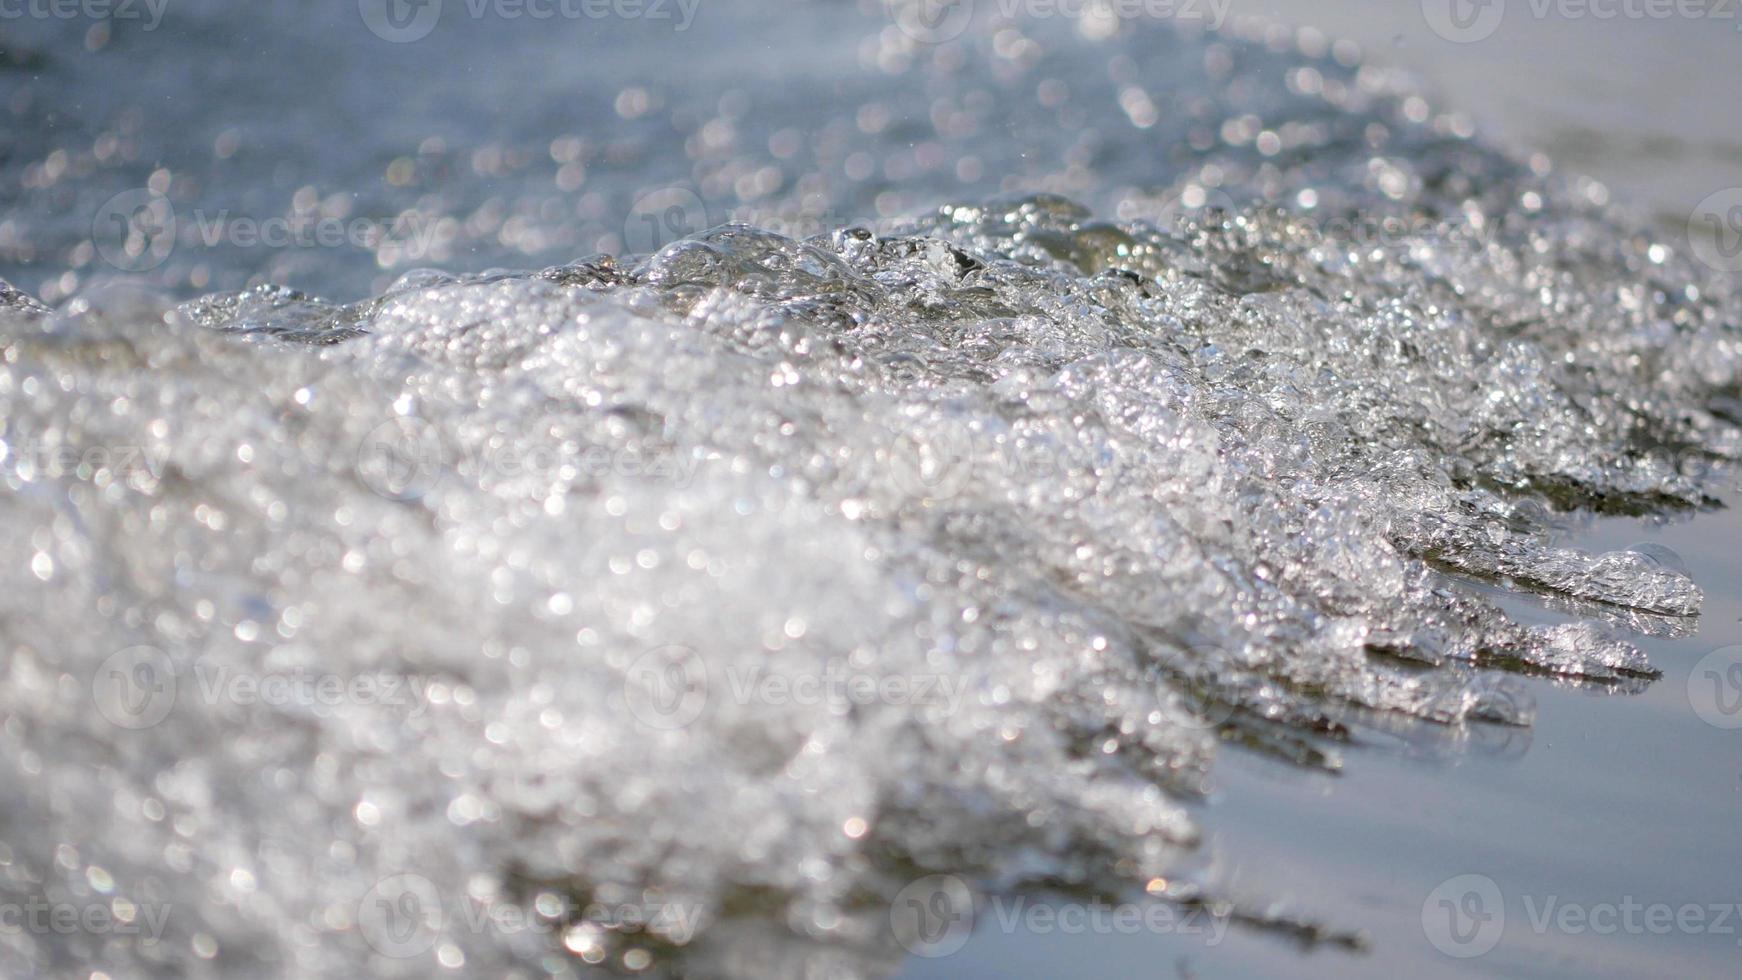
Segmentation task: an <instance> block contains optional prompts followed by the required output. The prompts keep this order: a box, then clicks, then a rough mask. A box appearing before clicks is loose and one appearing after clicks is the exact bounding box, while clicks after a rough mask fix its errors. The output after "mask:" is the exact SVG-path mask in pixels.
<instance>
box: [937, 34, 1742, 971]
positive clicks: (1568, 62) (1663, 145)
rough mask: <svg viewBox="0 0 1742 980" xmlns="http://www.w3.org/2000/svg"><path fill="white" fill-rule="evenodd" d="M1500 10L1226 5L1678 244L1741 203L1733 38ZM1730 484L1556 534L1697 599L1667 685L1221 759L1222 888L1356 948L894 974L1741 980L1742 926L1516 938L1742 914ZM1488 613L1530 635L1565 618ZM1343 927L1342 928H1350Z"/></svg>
mask: <svg viewBox="0 0 1742 980" xmlns="http://www.w3.org/2000/svg"><path fill="white" fill-rule="evenodd" d="M1502 6H1503V8H1504V9H1505V18H1504V20H1503V21H1502V22H1501V25H1500V27H1499V28H1497V29H1496V30H1495V31H1494V33H1493V34H1492V35H1491V36H1490V37H1488V38H1486V39H1484V40H1482V41H1480V42H1476V43H1455V42H1452V41H1448V40H1446V39H1444V38H1442V37H1439V36H1437V35H1436V34H1435V33H1434V32H1433V31H1432V30H1431V29H1430V28H1429V26H1428V23H1427V21H1426V20H1425V18H1424V17H1423V13H1422V8H1421V7H1420V6H1419V5H1417V4H1416V3H1412V2H1395V3H1387V2H1367V0H1310V2H1288V0H1269V2H1261V3H1253V2H1250V0H1240V2H1238V3H1237V5H1236V10H1237V11H1238V12H1240V13H1253V14H1260V15H1264V16H1266V17H1271V18H1276V19H1278V20H1280V21H1283V22H1287V23H1293V24H1305V25H1311V26H1314V27H1317V28H1319V29H1321V30H1324V31H1325V32H1327V33H1328V34H1330V35H1332V36H1336V37H1344V38H1349V39H1352V40H1355V41H1357V42H1359V43H1360V44H1361V46H1362V50H1363V53H1364V55H1365V56H1366V57H1367V58H1369V59H1370V60H1373V61H1377V62H1381V63H1385V64H1389V65H1394V66H1399V67H1402V68H1405V69H1407V70H1409V71H1411V72H1412V73H1414V74H1416V75H1418V76H1419V78H1420V79H1421V81H1422V83H1423V84H1424V85H1425V86H1426V87H1427V89H1428V90H1429V91H1431V92H1433V93H1435V94H1436V95H1437V96H1438V97H1439V98H1440V99H1441V101H1443V102H1445V103H1446V104H1450V105H1455V106H1457V107H1459V108H1461V109H1463V110H1465V111H1467V112H1469V113H1470V114H1471V115H1472V116H1473V117H1474V118H1475V119H1476V120H1477V121H1478V123H1479V124H1481V125H1482V126H1483V128H1484V129H1485V131H1486V132H1488V133H1489V134H1490V136H1491V137H1492V136H1498V137H1499V138H1500V139H1501V140H1503V141H1504V142H1506V143H1508V144H1509V145H1511V146H1513V147H1515V148H1518V149H1520V150H1524V151H1529V150H1541V151H1544V152H1546V153H1548V154H1549V155H1550V156H1552V157H1553V158H1554V159H1555V160H1556V162H1557V163H1558V164H1561V165H1563V166H1564V167H1566V168H1567V169H1570V170H1574V171H1578V172H1583V173H1586V174H1590V175H1592V176H1594V177H1597V178H1599V179H1600V180H1602V181H1604V182H1605V183H1606V184H1607V185H1608V186H1609V187H1610V188H1611V189H1612V190H1613V192H1614V194H1615V198H1616V201H1617V203H1618V204H1620V205H1621V206H1623V207H1630V208H1634V209H1636V210H1637V212H1638V213H1640V214H1642V215H1644V216H1646V219H1647V220H1649V221H1654V222H1656V223H1657V224H1658V225H1660V226H1661V227H1663V228H1664V229H1665V230H1666V231H1669V232H1671V233H1675V232H1680V231H1682V230H1683V229H1685V226H1686V222H1687V220H1688V215H1689V214H1690V213H1691V212H1692V211H1693V209H1694V208H1695V207H1696V206H1697V205H1698V203H1699V202H1700V201H1701V200H1702V199H1704V198H1705V197H1706V196H1707V195H1709V194H1711V193H1713V192H1715V191H1718V190H1720V189H1723V188H1726V187H1731V186H1737V185H1739V184H1742V108H1739V107H1738V104H1737V102H1736V93H1738V92H1739V91H1742V31H1738V29H1737V28H1738V27H1742V20H1737V21H1726V20H1698V19H1694V20H1689V19H1681V18H1674V17H1671V18H1663V19H1646V18H1638V19H1627V18H1624V17H1618V18H1615V19H1611V20H1598V19H1596V18H1593V17H1590V16H1585V17H1572V18H1568V17H1565V16H1561V15H1560V14H1559V12H1558V10H1557V8H1555V7H1553V6H1551V7H1549V8H1547V10H1548V16H1545V17H1537V16H1535V15H1534V10H1533V9H1532V7H1531V6H1530V5H1529V4H1527V3H1525V2H1522V0H1512V2H1511V3H1510V4H1506V3H1503V4H1502ZM1738 16H1739V17H1742V12H1739V13H1738ZM1736 484H1737V481H1736V480H1734V479H1731V480H1730V481H1728V484H1727V490H1726V492H1725V493H1724V497H1725V500H1726V507H1725V508H1724V509H1721V510H1716V511H1712V512H1708V513H1702V514H1698V515H1681V516H1679V517H1670V518H1664V519H1633V518H1617V519H1605V520H1600V521H1597V522H1594V523H1592V524H1590V525H1587V526H1582V527H1576V528H1569V529H1567V530H1566V531H1565V532H1564V533H1563V534H1562V536H1561V537H1562V540H1563V543H1565V544H1567V545H1569V546H1573V547H1582V548H1585V549H1587V550H1590V551H1591V552H1593V553H1598V552H1603V551H1607V550H1611V549H1616V548H1623V547H1628V546H1631V545H1636V544H1639V543H1642V542H1649V543H1653V544H1658V545H1662V546H1665V547H1668V548H1671V549H1672V550H1674V551H1675V552H1676V553H1677V554H1679V555H1680V556H1681V557H1682V559H1683V560H1684V561H1685V562H1686V564H1687V566H1688V569H1689V571H1690V573H1691V574H1692V575H1693V578H1694V580H1695V581H1696V582H1698V583H1699V584H1700V586H1701V587H1702V588H1703V589H1704V590H1705V596H1706V599H1705V606H1704V609H1703V611H1702V613H1701V615H1700V617H1699V620H1698V624H1697V631H1696V632H1695V633H1693V635H1690V636H1686V637H1682V638H1679V639H1664V638H1658V637H1639V638H1638V642H1639V643H1640V645H1641V646H1642V648H1644V649H1645V650H1646V651H1647V652H1648V653H1649V654H1650V656H1651V659H1652V663H1653V664H1654V665H1655V666H1656V667H1657V668H1658V669H1659V670H1661V671H1663V677H1662V678H1661V679H1660V680H1658V681H1656V682H1655V683H1653V684H1651V685H1650V686H1649V687H1648V688H1647V689H1646V690H1645V691H1644V692H1643V693H1641V694H1638V695H1634V696H1601V695H1596V696H1594V695H1593V694H1592V693H1590V692H1589V691H1582V690H1578V689H1570V688H1568V687H1565V686H1562V685H1556V684H1554V683H1552V682H1549V681H1544V680H1537V679H1530V678H1526V679H1524V683H1525V684H1526V686H1527V689H1528V690H1529V692H1530V693H1531V695H1532V696H1534V697H1535V699H1536V702H1537V716H1536V722H1535V724H1534V726H1533V727H1532V728H1530V729H1528V730H1517V731H1515V730H1508V729H1493V730H1490V731H1488V732H1478V733H1476V734H1475V736H1474V737H1472V738H1469V739H1468V740H1464V739H1460V738H1456V737H1451V736H1444V737H1441V736H1437V735H1436V733H1433V732H1431V731H1419V730H1418V731H1415V732H1413V733H1404V734H1400V736H1399V737H1398V740H1397V741H1396V742H1384V743H1375V742H1371V741H1369V742H1368V744H1365V745H1359V746H1357V747H1354V748H1352V749H1351V750H1350V751H1349V752H1348V756H1347V761H1348V762H1350V763H1351V764H1349V765H1347V766H1346V767H1345V769H1344V771H1343V772H1342V773H1340V774H1338V775H1334V776H1333V775H1328V774H1324V773H1319V772H1311V771H1305V770H1301V769H1298V768H1296V767H1293V766H1289V765H1285V764H1280V763H1276V762H1273V761H1270V760H1267V759H1263V758H1258V757H1255V756H1254V755H1252V754H1250V753H1244V752H1241V751H1238V750H1235V751H1228V752H1225V753H1224V754H1223V756H1222V757H1221V759H1220V761H1219V765H1218V768H1217V773H1216V777H1215V778H1216V780H1217V782H1218V788H1217V789H1216V791H1215V792H1214V794H1213V795H1212V798H1211V800H1210V801H1209V802H1208V804H1207V806H1209V807H1210V808H1212V809H1213V810H1214V813H1215V827H1214V829H1213V831H1212V833H1211V836H1210V840H1209V842H1208V845H1207V851H1208V852H1209V859H1210V860H1211V861H1212V862H1216V861H1218V860H1220V861H1222V862H1223V863H1222V864H1220V865H1217V869H1218V872H1219V873H1220V874H1221V875H1223V876H1225V879H1226V880H1230V881H1235V882H1238V881H1240V880H1241V879H1242V877H1243V875H1244V876H1245V877H1248V878H1254V879H1256V878H1260V877H1262V878H1264V879H1266V880H1268V881H1272V882H1274V881H1284V882H1288V883H1289V888H1288V890H1287V891H1286V893H1284V894H1277V895H1274V897H1275V898H1276V899H1277V900H1278V901H1279V902H1281V903H1283V904H1284V906H1285V907H1288V908H1291V909H1294V910H1297V911H1304V912H1309V913H1310V912H1312V911H1313V910H1324V909H1336V910H1340V914H1339V915H1334V916H1333V917H1332V921H1333V923H1334V924H1335V925H1337V926H1340V927H1345V928H1355V929H1359V930H1361V931H1363V932H1364V933H1365V937H1366V940H1367V943H1368V947H1367V949H1366V950H1365V951H1363V952H1351V951H1348V950H1346V949H1343V948H1341V947H1338V946H1335V945H1334V944H1320V945H1317V946H1313V945H1311V944H1303V943H1300V942H1298V941H1296V940H1295V939H1293V938H1292V937H1288V936H1279V935H1276V934H1272V933H1261V932H1256V931H1253V930H1250V929H1242V928H1240V927H1238V926H1236V927H1234V928H1233V929H1232V930H1230V931H1229V932H1228V933H1227V935H1226V936H1225V937H1224V938H1223V939H1222V941H1221V942H1220V943H1218V944H1216V945H1215V946H1214V947H1213V948H1212V947H1209V946H1208V945H1207V943H1206V940H1205V939H1204V938H1203V937H1198V936H1186V935H1175V936H1157V935H1153V934H1148V933H1143V934H1137V935H1120V934H1117V933H1116V932H1103V933H1102V934H1098V935H1090V934H1080V935H1075V936H1070V935H1063V934H1061V933H1059V932H1057V931H1048V932H1047V933H1045V934H1044V935H1036V934H1033V933H1031V932H1028V931H1025V930H1024V929H1023V928H1021V927H1018V928H1016V929H1013V930H1012V929H1003V930H1001V929H998V928H986V927H985V926H984V925H982V929H981V931H980V932H978V933H976V935H975V937H974V938H973V939H972V940H970V942H969V943H968V945H967V946H966V947H965V948H964V949H963V950H962V951H961V952H959V953H957V954H955V955H954V956H952V957H949V958H947V959H939V960H934V961H921V960H911V961H910V962H909V967H908V969H907V970H906V971H905V972H904V974H903V976H906V977H910V978H922V977H923V978H933V977H936V978H944V977H963V976H983V977H993V976H1068V975H1106V976H1131V977H1139V976H1141V977H1179V978H1191V977H1202V978H1210V977H1227V978H1270V977H1283V976H1337V977H1372V978H1395V977H1406V976H1407V977H1475V976H1482V977H1509V978H1568V980H1571V978H1585V977H1714V978H1723V977H1737V976H1742V924H1737V925H1736V928H1735V929H1734V930H1732V931H1731V932H1730V933H1729V934H1720V933H1716V932H1713V933H1710V934H1690V933H1687V932H1683V931H1681V930H1678V929H1675V928H1673V927H1672V928H1670V929H1669V930H1668V932H1667V933H1666V934H1654V933H1653V932H1652V931H1651V930H1650V929H1645V928H1642V929H1640V930H1639V931H1636V932H1633V933H1631V934H1629V933H1628V932H1626V931H1625V930H1621V929H1617V930H1616V931H1615V932H1614V934H1611V935H1598V934H1596V933H1595V932H1593V931H1591V930H1590V929H1588V928H1587V929H1585V930H1584V931H1582V932H1578V933H1577V934H1569V933H1567V932H1563V931H1561V930H1559V929H1557V928H1556V927H1555V926H1554V925H1553V924H1552V923H1551V924H1550V926H1549V927H1548V929H1546V930H1544V931H1538V930H1537V929H1536V928H1534V927H1533V923H1532V921H1531V910H1532V908H1534V909H1536V910H1537V911H1538V912H1540V911H1541V910H1542V909H1543V908H1544V907H1545V906H1546V904H1547V903H1548V902H1549V901H1551V900H1552V901H1555V902H1557V903H1559V904H1560V905H1563V906H1564V905H1574V906H1580V907H1583V908H1594V907H1597V906H1600V905H1605V904H1607V905H1612V906H1619V905H1621V904H1622V903H1623V902H1624V901H1626V900H1628V899H1631V900H1633V901H1636V902H1639V903H1641V904H1645V905H1649V904H1653V903H1659V904H1665V905H1668V906H1671V907H1680V906H1682V905H1686V904H1690V903H1691V904H1696V905H1706V904H1725V903H1732V904H1733V903H1738V902H1742V751H1739V750H1742V731H1735V730H1728V731H1727V730H1721V729H1718V728H1715V727H1713V726H1711V725H1708V724H1706V723H1705V722H1704V721H1702V720H1701V719H1700V718H1699V717H1698V716H1697V715H1696V713H1695V712H1694V710H1693V707H1692V704H1691V702H1690V683H1689V682H1690V677H1691V675H1692V674H1693V672H1694V669H1695V666H1696V664H1697V663H1698V662H1699V661H1700V659H1701V658H1702V657H1704V656H1705V655H1706V654H1707V653H1709V652H1711V651H1713V650H1715V649H1718V648H1721V647H1726V646H1730V645H1733V644H1739V643H1742V547H1739V545H1742V512H1739V511H1738V510H1737V509H1736V504H1737V503H1738V501H1739V500H1742V494H1738V493H1737V491H1736ZM1489 594H1490V595H1491V597H1494V598H1497V599H1499V600H1500V601H1501V603H1502V605H1503V606H1504V607H1505V608H1506V609H1507V611H1508V612H1510V613H1512V614H1513V615H1514V616H1516V617H1518V618H1519V619H1520V621H1522V622H1543V623H1551V622H1563V621H1568V620H1571V619H1574V618H1577V617H1575V616H1573V615H1570V614H1567V613H1561V612H1556V611H1553V610H1550V609H1548V608H1545V607H1543V606H1542V605H1540V604H1538V603H1534V602H1532V601H1531V600H1529V599H1524V598H1519V597H1507V596H1504V595H1503V594H1500V593H1497V592H1494V591H1491V592H1490V593H1489ZM1469 874H1476V875H1485V876H1487V877H1489V878H1492V879H1493V880H1494V881H1495V883H1496V884H1497V885H1499V887H1500V890H1501V894H1502V896H1503V898H1504V905H1505V918H1504V923H1505V926H1504V932H1503V933H1502V934H1501V938H1500V940H1499V942H1498V944H1497V945H1496V946H1495V947H1494V949H1493V950H1492V951H1490V952H1488V953H1486V954H1484V955H1481V956H1476V957H1471V958H1468V959H1459V958H1454V957H1450V956H1446V955H1444V954H1443V953H1441V952H1440V951H1439V950H1437V949H1436V948H1435V947H1434V946H1433V945H1432V944H1431V943H1430V941H1429V939H1428V938H1427V935H1426V933H1425V930H1424V925H1423V914H1424V912H1423V906H1424V904H1425V903H1426V902H1427V901H1428V899H1429V896H1430V894H1431V893H1432V892H1433V890H1434V889H1435V888H1436V887H1437V886H1439V885H1440V884H1441V883H1442V882H1445V881H1447V880H1449V879H1452V878H1455V877H1457V876H1461V875H1469ZM1527 900H1528V902H1529V903H1532V904H1530V905H1527ZM1351 913H1352V914H1353V915H1354V917H1355V919H1356V920H1357V921H1345V919H1346V918H1347V917H1348V915H1350V914H1351ZM985 918H988V919H990V918H993V917H992V916H990V915H988V916H986V917H985ZM1639 919H1640V921H1641V922H1643V917H1642V916H1640V917H1639Z"/></svg>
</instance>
